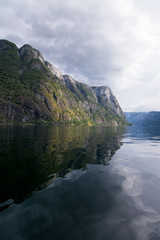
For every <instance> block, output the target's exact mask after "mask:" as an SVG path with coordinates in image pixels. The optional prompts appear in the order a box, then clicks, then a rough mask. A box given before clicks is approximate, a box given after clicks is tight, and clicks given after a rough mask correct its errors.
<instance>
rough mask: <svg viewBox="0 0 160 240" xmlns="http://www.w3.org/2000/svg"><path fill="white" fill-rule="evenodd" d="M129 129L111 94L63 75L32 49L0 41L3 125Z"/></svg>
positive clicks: (0, 121)
mask: <svg viewBox="0 0 160 240" xmlns="http://www.w3.org/2000/svg"><path fill="white" fill-rule="evenodd" d="M42 122H44V123H48V122H53V123H69V124H79V125H89V126H90V125H106V126H111V125H114V126H117V125H126V124H127V123H128V122H127V120H126V118H125V116H124V114H123V112H122V110H121V108H120V106H119V104H118V102H117V100H116V98H115V97H114V95H113V93H112V92H111V90H110V89H109V88H107V87H89V86H87V85H86V84H82V83H80V82H77V81H75V80H74V79H73V78H72V77H70V76H68V75H64V76H63V75H62V74H61V73H60V71H59V70H58V69H56V68H55V67H54V66H52V65H51V64H50V63H48V62H46V61H45V60H44V58H43V56H42V54H41V53H40V52H39V51H38V50H36V49H33V48H32V47H31V46H30V45H24V46H23V47H21V48H20V49H18V48H17V46H16V45H15V44H14V43H11V42H9V41H7V40H0V123H42Z"/></svg>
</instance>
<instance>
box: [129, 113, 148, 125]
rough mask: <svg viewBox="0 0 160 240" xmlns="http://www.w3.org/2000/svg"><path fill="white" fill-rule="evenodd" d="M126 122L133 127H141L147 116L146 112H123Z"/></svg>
mask: <svg viewBox="0 0 160 240" xmlns="http://www.w3.org/2000/svg"><path fill="white" fill-rule="evenodd" d="M125 115H126V118H127V120H128V121H129V122H130V123H131V124H133V125H138V126H140V125H142V123H143V121H144V119H145V118H146V116H147V115H148V113H147V112H125Z"/></svg>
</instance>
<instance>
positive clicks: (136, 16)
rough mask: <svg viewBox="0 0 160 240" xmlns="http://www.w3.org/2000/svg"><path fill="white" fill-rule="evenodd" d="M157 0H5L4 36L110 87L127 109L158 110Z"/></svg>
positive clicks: (81, 76) (159, 34) (69, 70)
mask: <svg viewBox="0 0 160 240" xmlns="http://www.w3.org/2000/svg"><path fill="white" fill-rule="evenodd" d="M155 1H156V3H157V4H158V5H157V8H156V7H155V4H153V3H152V4H151V2H150V1H149V0H147V1H144V0H142V1H141V3H139V1H138V0H135V1H133V0H114V1H109V0H92V1H91V0H88V1H84V0H81V1H80V0H66V1H62V0H52V1H51V0H46V1H42V0H39V1H38V0H37V1H33V0H27V1H25V2H24V1H21V2H19V1H17V0H5V1H1V3H0V7H1V15H0V22H1V31H0V32H1V38H7V39H8V40H11V41H14V42H15V43H16V44H18V46H19V47H20V46H21V45H22V44H25V43H29V44H31V45H33V47H35V48H37V49H39V50H40V51H41V52H42V54H43V55H44V57H45V58H46V59H47V60H49V61H51V62H52V63H53V64H55V65H56V66H57V67H59V68H60V69H61V70H62V71H63V72H64V73H69V74H71V75H73V76H74V77H75V78H76V79H77V80H79V81H83V82H85V83H88V84H89V85H108V86H109V87H111V88H112V90H113V92H114V93H115V95H116V96H117V98H118V100H119V102H120V104H121V105H122V108H123V109H124V110H137V109H138V110H140V111H143V110H145V109H148V110H153V109H154V110H160V106H159V104H158V102H159V96H158V94H157V92H158V91H159V80H158V79H159V56H160V27H159V21H160V17H159V15H158V10H157V9H158V6H160V3H158V2H157V0H155ZM154 13H155V14H154ZM157 89H158V90H157ZM155 92H156V93H155ZM155 108H156V109H155Z"/></svg>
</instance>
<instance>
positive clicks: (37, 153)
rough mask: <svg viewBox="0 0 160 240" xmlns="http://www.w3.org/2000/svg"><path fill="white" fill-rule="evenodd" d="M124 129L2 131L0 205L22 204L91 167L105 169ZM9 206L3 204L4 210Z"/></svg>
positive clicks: (20, 128) (38, 128)
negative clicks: (56, 181) (60, 179)
mask: <svg viewBox="0 0 160 240" xmlns="http://www.w3.org/2000/svg"><path fill="white" fill-rule="evenodd" d="M124 131H125V130H124V128H96V127H91V128H88V127H69V126H68V127H65V126H41V127H36V126H16V127H13V126H7V127H1V128H0V145H1V148H0V186H1V194H0V203H4V202H5V201H8V199H13V200H14V202H15V203H20V202H22V201H23V200H24V199H26V198H27V197H29V196H30V195H32V194H33V193H34V192H36V191H37V190H40V189H42V188H45V187H47V186H48V185H49V184H50V183H51V182H52V181H53V180H54V179H55V178H56V177H57V176H60V177H63V176H65V175H66V173H68V172H70V171H71V170H73V169H86V167H87V164H88V163H92V164H94V163H96V164H101V163H102V164H104V165H106V164H107V163H108V161H109V160H110V159H111V157H112V156H113V154H114V153H115V152H116V150H117V149H119V148H120V146H121V143H120V140H121V138H122V135H123V134H124ZM11 203H12V201H9V204H8V203H7V202H6V204H1V205H0V207H1V210H3V209H4V208H5V205H6V206H9V205H10V204H11Z"/></svg>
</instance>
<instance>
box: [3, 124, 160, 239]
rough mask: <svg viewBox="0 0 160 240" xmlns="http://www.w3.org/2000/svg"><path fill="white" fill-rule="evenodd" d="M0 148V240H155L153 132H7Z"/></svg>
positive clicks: (158, 229)
mask: <svg viewBox="0 0 160 240" xmlns="http://www.w3.org/2000/svg"><path fill="white" fill-rule="evenodd" d="M0 145H1V147H0V187H1V194H0V202H1V204H0V210H1V212H0V239H1V240H7V239H13V240H14V239H26V240H28V239H29V240H32V239H40V240H41V239H45V240H46V239H49V240H50V239H54V240H61V239H63V240H72V239H76V240H77V239H78V240H80V239H87V240H88V239H93V240H103V239H104V240H106V239H107V240H124V239H127V240H128V239H129V240H132V239H133V240H139V239H141V240H158V239H160V204H159V199H160V188H159V186H160V147H159V146H160V128H156V127H155V128H137V127H127V128H124V127H122V128H121V127H117V128H107V127H69V126H68V127H64V126H40V127H36V126H25V127H23V126H19V127H18V126H17V127H13V126H7V127H0ZM13 201H14V203H13Z"/></svg>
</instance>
